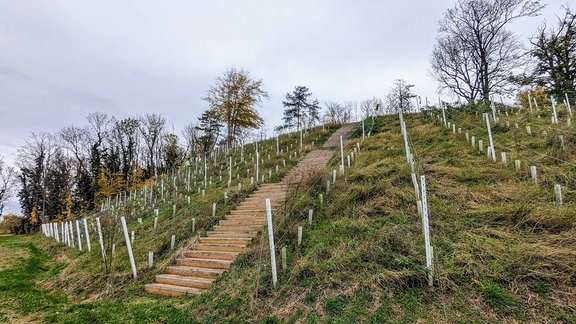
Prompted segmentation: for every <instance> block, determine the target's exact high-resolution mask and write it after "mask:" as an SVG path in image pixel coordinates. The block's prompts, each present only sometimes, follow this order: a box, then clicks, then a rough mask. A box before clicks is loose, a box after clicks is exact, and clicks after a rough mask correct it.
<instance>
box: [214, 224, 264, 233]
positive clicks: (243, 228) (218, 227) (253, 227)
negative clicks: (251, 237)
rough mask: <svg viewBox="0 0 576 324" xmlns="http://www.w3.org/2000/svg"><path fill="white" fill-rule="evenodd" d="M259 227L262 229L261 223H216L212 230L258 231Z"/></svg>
mask: <svg viewBox="0 0 576 324" xmlns="http://www.w3.org/2000/svg"><path fill="white" fill-rule="evenodd" d="M261 229H262V226H261V225H244V226H223V225H216V226H214V228H213V230H215V231H217V232H235V233H244V232H258V231H260V230H261Z"/></svg>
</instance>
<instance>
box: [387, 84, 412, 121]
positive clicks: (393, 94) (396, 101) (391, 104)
mask: <svg viewBox="0 0 576 324" xmlns="http://www.w3.org/2000/svg"><path fill="white" fill-rule="evenodd" d="M412 87H414V85H413V84H408V83H406V81H404V80H402V79H398V80H396V81H395V82H394V87H393V88H392V90H391V91H390V93H389V94H388V96H387V97H386V101H387V106H388V111H389V112H396V113H397V112H399V111H400V109H401V110H402V112H403V113H407V112H412V111H414V110H415V109H414V108H415V107H414V103H413V102H412V98H415V97H416V95H414V94H413V93H412Z"/></svg>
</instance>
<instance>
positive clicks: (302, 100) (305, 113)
mask: <svg viewBox="0 0 576 324" xmlns="http://www.w3.org/2000/svg"><path fill="white" fill-rule="evenodd" d="M311 96H312V93H311V92H310V90H309V89H308V88H307V87H304V86H296V87H295V88H294V91H292V93H286V101H282V104H283V105H284V107H286V109H285V110H284V117H282V120H284V125H282V126H281V127H280V128H281V129H293V128H296V130H300V128H308V127H310V126H312V125H313V124H314V123H315V122H316V121H318V120H320V115H319V112H320V104H319V102H318V100H312V101H311V102H310V101H309V98H310V97H311Z"/></svg>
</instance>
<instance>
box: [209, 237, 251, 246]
mask: <svg viewBox="0 0 576 324" xmlns="http://www.w3.org/2000/svg"><path fill="white" fill-rule="evenodd" d="M251 240H252V239H251V238H225V237H201V238H199V239H198V241H199V242H200V243H202V244H236V245H240V244H244V246H246V245H247V244H248V243H250V241H251Z"/></svg>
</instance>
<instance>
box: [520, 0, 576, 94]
mask: <svg viewBox="0 0 576 324" xmlns="http://www.w3.org/2000/svg"><path fill="white" fill-rule="evenodd" d="M531 43H532V45H533V49H532V50H531V51H530V54H531V55H532V56H533V57H534V58H535V59H536V66H535V69H534V71H533V74H532V78H531V79H532V80H531V81H532V83H535V84H537V85H540V86H546V87H548V88H549V89H550V92H551V93H552V94H553V95H555V96H557V97H563V96H564V93H567V94H569V95H573V94H575V93H576V14H575V13H573V12H571V11H570V8H566V12H565V14H564V18H562V19H558V27H557V28H551V29H548V28H547V27H546V25H544V26H543V27H541V28H540V29H539V30H538V33H537V35H536V37H534V38H533V39H532V40H531Z"/></svg>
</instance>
